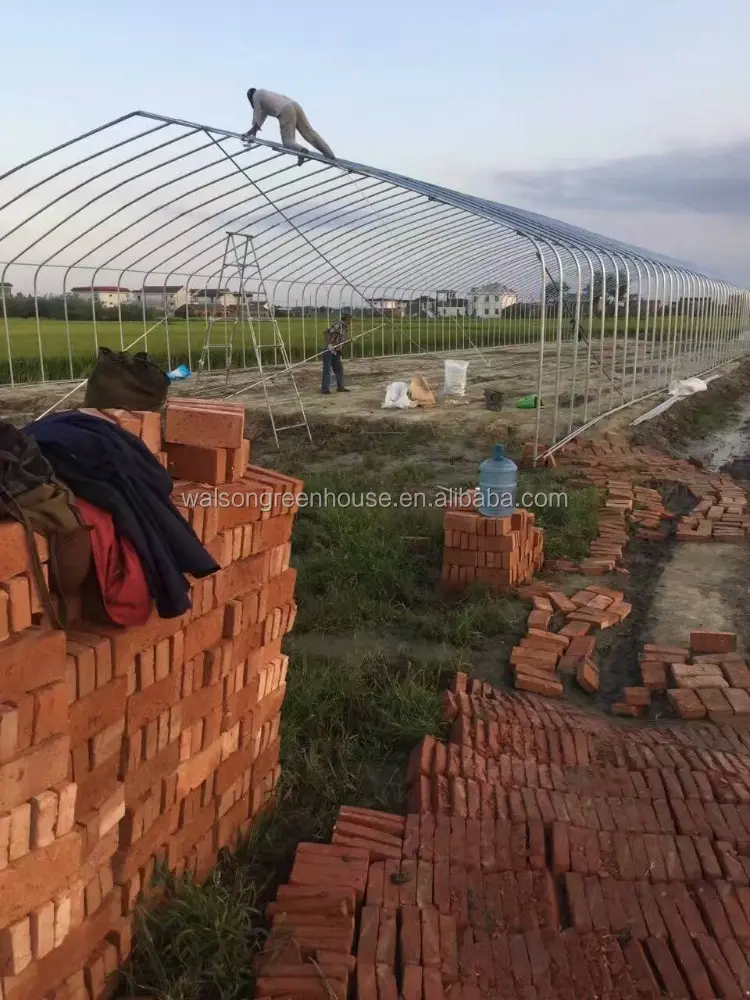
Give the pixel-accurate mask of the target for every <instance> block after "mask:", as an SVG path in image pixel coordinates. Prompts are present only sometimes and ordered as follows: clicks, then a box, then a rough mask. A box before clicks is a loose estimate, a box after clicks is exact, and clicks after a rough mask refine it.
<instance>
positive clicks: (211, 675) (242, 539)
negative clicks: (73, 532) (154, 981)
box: [0, 403, 301, 1000]
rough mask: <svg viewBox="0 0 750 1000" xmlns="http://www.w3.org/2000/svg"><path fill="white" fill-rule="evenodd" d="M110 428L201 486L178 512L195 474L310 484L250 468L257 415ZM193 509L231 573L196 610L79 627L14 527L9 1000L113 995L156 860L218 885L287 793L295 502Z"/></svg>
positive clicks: (9, 529)
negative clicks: (235, 854)
mask: <svg viewBox="0 0 750 1000" xmlns="http://www.w3.org/2000/svg"><path fill="white" fill-rule="evenodd" d="M99 415H100V416H102V417H103V418H105V419H111V420H114V421H115V422H117V423H118V424H120V425H121V426H123V427H126V428H127V429H128V430H131V431H132V432H133V433H136V434H137V435H138V436H139V437H141V438H142V440H143V441H144V442H145V443H146V444H147V446H148V447H149V448H150V449H151V451H152V452H153V453H154V454H156V455H158V456H159V457H160V461H161V462H162V464H164V465H165V466H167V467H168V468H170V469H172V471H173V473H174V474H175V475H180V476H183V477H185V476H186V474H187V473H188V472H189V473H190V474H191V477H192V478H191V481H190V482H189V483H186V482H180V481H176V482H175V491H174V496H175V499H176V500H177V499H181V498H182V496H183V494H186V493H190V492H191V491H194V492H197V491H202V492H205V490H206V486H205V485H202V484H201V482H200V481H197V482H196V479H199V476H200V477H202V478H203V479H204V480H205V483H206V484H209V485H210V486H215V485H219V484H223V483H225V482H231V491H232V492H238V493H241V494H242V495H243V496H246V497H250V498H251V501H252V497H253V494H254V493H255V494H256V495H257V494H258V492H259V491H266V490H269V491H272V492H275V493H278V494H279V495H281V494H287V495H288V494H289V493H293V492H294V490H297V491H298V490H299V488H300V487H301V484H300V483H299V482H298V481H296V480H291V479H289V478H288V477H283V476H280V475H278V474H277V473H274V472H270V471H268V470H265V469H259V468H257V467H254V466H251V465H249V464H248V459H249V451H248V442H247V441H245V440H244V438H243V433H244V411H243V408H242V407H238V406H231V405H221V404H207V405H204V404H195V403H187V404H183V403H178V404H169V406H168V408H167V414H166V422H165V433H164V439H162V427H161V422H160V419H159V417H158V415H157V414H150V413H149V414H138V413H136V414H133V413H126V412H124V411H114V410H110V411H106V412H104V413H101V414H99ZM227 489H230V487H227ZM183 514H184V515H185V516H187V517H189V519H190V520H191V521H192V523H193V526H194V528H195V530H196V532H197V533H198V535H199V537H200V538H201V539H202V540H203V541H204V543H205V544H206V545H207V547H208V548H209V549H210V550H211V551H212V553H213V554H214V556H215V557H216V559H217V561H218V562H219V563H220V566H221V569H220V571H219V572H218V573H216V574H214V575H213V576H211V577H208V578H206V579H204V580H194V581H192V584H191V598H192V610H191V611H189V612H188V613H187V614H185V615H184V616H183V617H181V618H177V619H170V620H165V619H160V618H159V617H158V616H156V614H154V615H153V616H152V617H151V619H150V620H149V621H148V622H147V623H146V624H145V625H143V626H140V627H138V628H130V629H116V628H112V629H107V628H102V627H93V626H91V625H87V624H86V623H82V622H78V623H76V624H75V626H73V627H71V628H70V629H69V630H68V632H67V633H63V632H60V631H54V630H52V629H51V628H50V627H49V626H48V625H46V624H45V622H44V618H43V616H42V615H41V614H40V611H41V606H40V602H39V599H38V595H37V594H36V593H35V592H34V587H33V584H32V582H31V577H30V574H29V568H30V567H29V560H28V553H27V549H26V543H25V539H24V534H23V531H22V529H21V528H20V526H18V525H16V524H14V523H10V522H3V523H0V1000H40V998H42V997H44V998H45V1000H47V998H54V1000H62V998H66V1000H100V998H103V997H106V996H110V995H111V993H112V986H113V982H114V978H113V977H110V973H112V972H113V971H114V970H115V969H116V968H117V966H118V965H120V964H122V963H123V962H124V961H125V959H126V958H127V956H128V953H129V951H130V946H131V932H132V915H133V909H134V905H135V902H136V899H137V898H138V895H139V893H140V892H141V890H142V889H144V888H146V887H147V886H148V884H149V883H150V880H151V875H152V873H153V871H154V867H155V865H156V863H157V862H165V863H166V864H167V866H168V867H169V869H170V870H171V871H172V872H174V873H176V874H178V875H179V874H181V873H183V872H186V871H188V872H191V873H192V874H194V875H195V876H196V877H197V878H198V879H199V880H200V879H203V878H204V877H205V876H206V875H207V874H208V872H209V871H210V869H211V867H212V866H213V864H214V861H215V859H216V856H217V853H218V851H219V849H220V848H222V847H224V846H228V845H232V844H233V843H234V842H235V841H236V839H237V837H238V836H239V835H240V834H241V833H243V832H245V831H247V830H248V828H249V827H250V825H251V824H252V822H253V819H254V817H256V816H257V815H258V813H259V812H260V811H261V810H262V809H263V807H264V805H265V804H266V803H267V802H268V800H269V797H270V796H271V795H272V794H273V790H274V787H275V785H276V783H277V781H278V777H279V770H280V769H279V763H278V759H279V719H280V710H281V705H282V702H283V699H284V692H285V686H286V685H285V680H286V672H287V657H286V656H284V655H283V654H282V653H281V640H282V637H283V635H284V634H285V633H286V632H288V631H289V630H290V629H291V628H292V626H293V624H294V618H295V614H296V605H295V602H294V588H295V581H296V571H295V570H294V569H291V568H290V567H289V558H290V549H291V546H290V537H291V532H292V526H293V521H294V516H295V507H294V504H292V503H289V502H284V501H282V500H279V501H277V502H276V503H275V504H272V505H270V506H269V508H268V509H264V510H261V507H260V505H259V504H258V503H257V502H255V503H253V502H246V503H245V505H244V506H241V507H240V506H235V507H232V508H230V509H220V508H219V507H218V506H215V505H212V506H208V507H196V508H194V509H192V510H189V509H188V508H184V509H183ZM39 549H40V553H41V554H42V558H43V559H44V560H46V558H47V552H46V547H45V544H44V540H43V539H39ZM74 604H75V602H74ZM108 977H109V978H108Z"/></svg>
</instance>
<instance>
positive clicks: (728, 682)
mask: <svg viewBox="0 0 750 1000" xmlns="http://www.w3.org/2000/svg"><path fill="white" fill-rule="evenodd" d="M736 646H737V636H736V635H735V633H734V632H709V631H705V630H699V631H694V632H691V633H690V644H689V647H687V648H680V647H673V646H658V645H654V644H647V645H645V646H644V648H643V651H642V653H641V662H640V671H641V683H642V687H639V688H626V699H625V700H626V701H627V700H628V697H630V698H631V700H632V699H634V698H637V699H640V700H637V701H632V704H634V705H635V704H638V705H641V706H643V707H644V708H645V707H646V706H647V705H648V704H649V703H650V698H651V696H652V694H655V695H661V694H664V693H666V698H667V703H668V704H669V706H670V707H671V708H672V709H673V711H674V712H676V714H677V715H679V716H680V717H681V718H682V719H692V720H696V719H705V718H709V719H712V720H713V721H715V722H722V721H723V722H737V721H747V720H750V669H748V666H747V663H746V660H745V657H744V656H743V655H742V654H741V653H738V652H736ZM642 710H643V709H642V708H641V709H639V711H638V713H636V712H633V713H632V714H640V712H641V711H642Z"/></svg>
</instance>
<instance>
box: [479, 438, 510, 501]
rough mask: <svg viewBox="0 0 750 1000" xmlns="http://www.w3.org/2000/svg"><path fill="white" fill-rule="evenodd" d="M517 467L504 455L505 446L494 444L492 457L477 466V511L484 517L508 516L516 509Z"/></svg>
mask: <svg viewBox="0 0 750 1000" xmlns="http://www.w3.org/2000/svg"><path fill="white" fill-rule="evenodd" d="M517 474H518V469H517V467H516V464H515V463H514V462H511V460H510V459H509V458H506V457H505V448H504V447H503V446H502V445H501V444H496V445H495V452H494V454H493V456H492V458H488V459H485V461H484V462H482V464H481V465H480V466H479V513H480V514H484V516H485V517H510V515H511V514H512V513H513V511H514V510H515V509H516V485H517Z"/></svg>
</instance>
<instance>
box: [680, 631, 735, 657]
mask: <svg viewBox="0 0 750 1000" xmlns="http://www.w3.org/2000/svg"><path fill="white" fill-rule="evenodd" d="M736 648H737V636H736V635H735V633H734V632H710V631H707V630H705V629H698V630H696V631H693V632H691V633H690V649H691V651H692V652H693V653H722V654H724V653H733V652H734V651H735V649H736Z"/></svg>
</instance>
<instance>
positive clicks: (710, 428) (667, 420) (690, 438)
mask: <svg viewBox="0 0 750 1000" xmlns="http://www.w3.org/2000/svg"><path fill="white" fill-rule="evenodd" d="M748 395H750V361H743V362H741V363H740V364H738V365H737V366H736V367H735V368H734V369H733V370H731V371H729V372H728V373H727V374H725V375H722V376H721V377H720V378H717V379H715V380H714V381H712V382H710V383H709V385H708V389H707V390H706V391H705V392H697V393H695V395H693V396H688V397H687V398H686V399H683V400H681V401H680V402H678V403H675V404H674V406H671V407H670V408H669V409H668V410H667V411H666V412H664V413H661V414H660V415H659V416H658V417H654V419H653V420H649V421H647V422H646V423H644V424H639V425H638V426H637V427H635V428H634V429H633V430H632V431H631V435H630V437H631V440H632V441H633V443H634V444H636V445H645V446H650V447H652V448H658V449H659V450H661V451H664V452H667V454H670V455H672V456H673V457H681V456H682V455H683V454H684V452H685V450H686V449H687V450H690V448H689V446H690V444H691V443H692V442H698V441H705V440H706V439H707V438H709V437H710V436H711V435H713V434H715V433H716V432H717V431H719V430H720V429H721V428H723V427H727V426H728V425H729V424H733V423H734V424H736V423H737V421H738V416H739V414H740V413H741V411H742V406H741V400H742V399H743V398H744V397H747V396H748Z"/></svg>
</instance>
